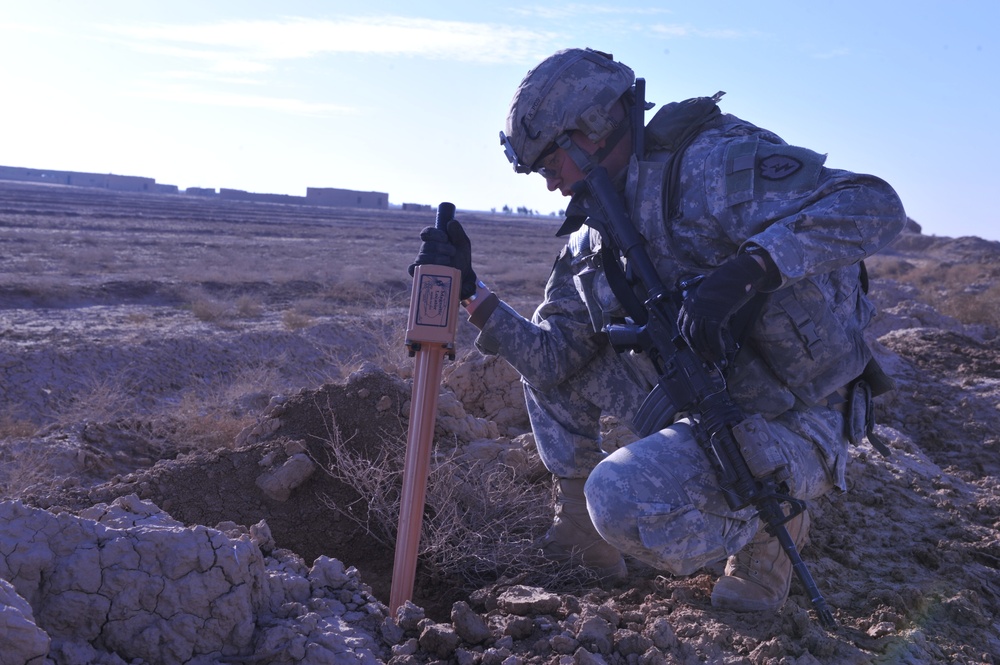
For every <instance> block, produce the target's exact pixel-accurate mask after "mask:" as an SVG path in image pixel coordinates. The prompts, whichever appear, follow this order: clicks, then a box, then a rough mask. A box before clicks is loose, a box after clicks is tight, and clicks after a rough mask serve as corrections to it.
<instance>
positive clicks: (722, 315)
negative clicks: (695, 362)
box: [677, 254, 767, 363]
mask: <svg viewBox="0 0 1000 665" xmlns="http://www.w3.org/2000/svg"><path fill="white" fill-rule="evenodd" d="M766 278H767V270H766V269H765V268H764V267H762V266H761V264H760V263H759V262H758V259H757V258H755V257H754V256H751V255H749V254H738V255H737V256H735V257H733V258H731V259H729V260H728V261H726V262H725V263H723V264H722V265H720V266H719V267H718V268H716V269H715V270H713V271H712V272H711V273H709V274H708V276H706V277H705V279H703V280H702V281H701V283H700V284H698V286H697V288H696V289H694V291H693V292H692V293H691V295H689V296H688V297H687V298H685V299H684V302H683V304H682V305H681V311H680V313H679V315H678V318H677V327H678V329H679V330H680V333H681V336H682V337H683V338H684V341H686V342H687V343H688V345H689V346H690V347H691V348H692V349H694V350H695V351H697V352H698V353H700V354H701V356H702V357H704V358H705V359H706V360H710V361H712V362H723V363H724V361H725V357H726V346H725V342H724V341H723V339H722V333H723V330H724V329H725V327H726V324H727V323H728V322H729V319H730V318H731V317H732V316H733V314H735V313H736V312H737V310H739V309H740V307H742V306H743V305H745V304H746V303H747V302H748V301H749V300H750V298H752V297H753V296H754V294H755V293H756V292H757V290H758V289H759V288H760V286H761V284H762V283H763V282H764V281H765V279H766Z"/></svg>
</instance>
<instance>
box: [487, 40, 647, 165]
mask: <svg viewBox="0 0 1000 665" xmlns="http://www.w3.org/2000/svg"><path fill="white" fill-rule="evenodd" d="M634 81H635V73H634V72H633V71H632V70H631V69H630V68H629V67H627V66H626V65H624V64H622V63H620V62H615V60H614V58H613V57H612V56H611V55H610V54H607V53H602V52H601V51H595V50H593V49H589V48H586V49H578V48H574V49H565V50H562V51H558V52H556V53H554V54H553V55H551V56H549V57H548V58H546V59H545V60H543V61H542V62H541V63H539V64H538V65H537V66H536V67H535V68H534V69H532V70H530V71H529V72H528V73H527V74H526V75H525V77H524V79H523V80H522V81H521V85H520V86H518V88H517V92H515V93H514V98H513V99H512V100H511V102H510V111H509V113H508V115H507V127H506V132H500V143H501V144H502V145H503V147H504V152H505V153H506V155H507V159H508V160H509V161H510V162H511V164H513V166H514V171H516V172H517V173H531V172H532V171H533V170H534V167H535V165H536V164H537V162H538V160H539V159H540V158H541V157H543V156H545V154H547V152H548V151H551V150H553V149H554V148H553V147H552V146H553V145H554V144H556V143H558V144H560V145H563V144H566V143H568V138H569V133H570V132H572V131H573V130H579V131H581V132H583V133H584V134H586V135H587V137H588V138H589V139H590V140H591V141H593V142H595V143H597V142H599V141H600V140H601V139H604V138H608V137H610V136H611V135H612V133H613V132H615V130H619V132H621V131H622V130H624V129H625V127H624V126H623V123H621V122H616V121H615V120H614V119H613V118H612V117H611V115H610V113H609V111H610V110H611V108H612V107H613V106H614V104H615V102H617V101H618V100H619V99H621V97H622V95H624V94H625V93H626V92H628V91H629V90H630V89H631V88H632V84H633V83H634ZM617 138H620V135H619V136H615V139H616V140H615V142H617ZM564 147H565V146H564ZM598 161H599V158H598Z"/></svg>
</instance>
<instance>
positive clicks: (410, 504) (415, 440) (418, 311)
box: [389, 203, 462, 616]
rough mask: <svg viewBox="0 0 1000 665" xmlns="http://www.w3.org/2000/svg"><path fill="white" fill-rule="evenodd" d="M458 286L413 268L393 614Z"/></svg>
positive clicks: (412, 537)
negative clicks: (406, 427)
mask: <svg viewBox="0 0 1000 665" xmlns="http://www.w3.org/2000/svg"><path fill="white" fill-rule="evenodd" d="M454 214H455V206H454V205H452V204H451V203H442V204H441V205H439V206H438V214H437V224H436V225H437V228H439V229H442V230H446V229H447V226H448V222H449V221H451V220H452V219H453V217H454ZM461 285H462V273H461V271H459V270H456V269H455V268H452V267H449V266H436V265H420V266H417V267H416V269H415V270H414V271H413V291H412V292H411V294H410V320H409V324H408V326H407V329H406V345H407V346H408V347H409V349H410V354H411V355H413V356H414V357H415V359H414V367H413V393H412V395H411V396H410V426H409V432H408V433H407V438H406V457H405V459H404V462H403V490H402V495H401V496H400V505H399V530H398V531H397V534H396V553H395V558H394V560H393V567H392V587H391V589H390V591H389V611H390V613H391V615H392V616H395V614H396V610H397V609H399V607H400V606H401V605H403V604H404V603H405V602H406V601H408V600H410V599H411V598H412V597H413V583H414V579H415V578H416V572H417V554H418V551H419V546H420V529H421V526H422V524H423V513H424V501H425V499H426V497H427V474H428V472H429V468H430V459H431V449H432V447H433V445H434V423H435V420H436V419H437V399H438V391H439V389H440V386H441V367H442V365H443V364H444V357H445V356H446V355H447V356H450V357H451V358H454V357H455V336H456V332H457V330H458V297H459V292H460V291H461Z"/></svg>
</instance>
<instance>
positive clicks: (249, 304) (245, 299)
mask: <svg viewBox="0 0 1000 665" xmlns="http://www.w3.org/2000/svg"><path fill="white" fill-rule="evenodd" d="M263 313H264V306H263V305H261V303H260V300H259V299H258V298H255V297H253V296H251V295H246V294H244V295H242V296H240V297H239V298H237V299H236V315H237V316H239V317H240V318H242V319H259V318H260V317H261V316H262V315H263Z"/></svg>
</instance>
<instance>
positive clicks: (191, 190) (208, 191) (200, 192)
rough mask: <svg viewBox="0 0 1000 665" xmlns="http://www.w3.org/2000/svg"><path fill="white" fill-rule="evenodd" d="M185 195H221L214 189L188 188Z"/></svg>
mask: <svg viewBox="0 0 1000 665" xmlns="http://www.w3.org/2000/svg"><path fill="white" fill-rule="evenodd" d="M184 193H185V194H190V195H191V196H218V195H219V193H218V192H217V191H215V188H214V187H188V188H187V189H185V190H184Z"/></svg>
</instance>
